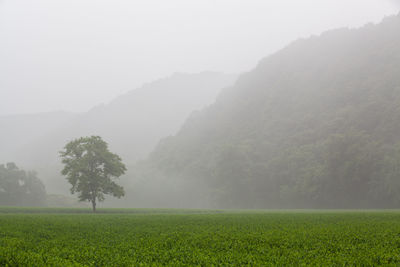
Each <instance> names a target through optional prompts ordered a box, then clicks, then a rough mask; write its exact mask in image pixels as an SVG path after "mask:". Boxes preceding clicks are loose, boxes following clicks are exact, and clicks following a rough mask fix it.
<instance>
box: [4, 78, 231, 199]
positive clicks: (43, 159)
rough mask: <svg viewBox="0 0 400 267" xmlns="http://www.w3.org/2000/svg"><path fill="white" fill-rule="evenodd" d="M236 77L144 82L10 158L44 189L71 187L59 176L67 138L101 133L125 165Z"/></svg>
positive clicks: (63, 123) (31, 142)
mask: <svg viewBox="0 0 400 267" xmlns="http://www.w3.org/2000/svg"><path fill="white" fill-rule="evenodd" d="M235 79H236V76H235V75H228V74H221V73H215V72H202V73H198V74H184V73H177V74H174V75H172V76H170V77H168V78H165V79H160V80H158V81H155V82H152V83H148V84H146V85H144V86H143V87H141V88H138V89H135V90H132V91H130V92H128V93H127V94H125V95H122V96H120V97H118V98H116V99H114V100H113V101H111V102H110V103H109V104H107V105H102V106H98V107H95V108H93V109H92V110H90V111H89V112H86V113H82V114H79V115H77V116H75V117H74V118H72V119H71V120H69V121H68V122H66V121H60V123H58V124H57V126H58V128H57V129H56V130H54V129H53V131H51V132H49V131H46V132H45V133H47V134H41V136H39V137H38V138H35V139H33V138H31V139H30V140H29V142H26V143H25V145H24V146H23V147H22V148H20V149H18V150H17V151H15V152H14V154H17V156H16V157H15V158H14V159H13V160H15V161H16V162H17V163H18V164H19V165H21V166H24V168H27V169H35V170H37V171H38V173H39V176H40V178H42V180H43V181H44V182H45V184H46V186H47V191H48V192H57V193H68V192H69V187H70V186H69V185H68V184H67V183H66V182H65V179H64V178H62V177H60V175H59V172H60V170H61V165H60V162H59V161H60V160H59V156H58V151H60V150H61V149H62V148H63V147H64V145H65V144H66V143H67V142H68V141H69V140H71V139H73V138H77V137H80V136H87V135H100V136H102V137H103V139H104V140H105V141H107V142H108V143H109V144H110V149H111V150H112V151H113V152H115V153H117V154H119V155H120V156H121V157H122V159H123V161H124V162H125V163H126V164H127V165H128V168H129V166H130V165H132V164H133V163H134V162H135V161H136V160H138V159H139V158H144V157H146V156H147V153H149V152H150V151H151V150H152V149H153V148H154V146H155V145H156V144H157V142H158V141H159V140H160V139H161V138H163V137H166V136H169V135H173V134H175V133H176V131H177V130H178V129H179V127H180V126H181V125H182V123H183V122H184V120H185V119H186V118H187V117H188V116H189V114H190V113H191V112H193V111H194V110H196V109H200V108H203V107H204V106H206V105H209V104H211V103H212V102H213V101H215V98H216V96H217V94H218V92H219V91H220V89H222V88H224V87H226V86H229V85H231V84H233V82H234V81H235ZM26 123H27V122H21V124H24V125H25V124H26ZM49 123H50V122H49ZM52 123H53V122H52ZM53 124H54V123H53ZM54 125H55V124H54ZM2 157H3V158H5V159H6V158H7V155H2Z"/></svg>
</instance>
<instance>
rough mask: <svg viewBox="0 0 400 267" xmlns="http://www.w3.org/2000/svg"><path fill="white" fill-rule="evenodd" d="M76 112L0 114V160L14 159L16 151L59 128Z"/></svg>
mask: <svg viewBox="0 0 400 267" xmlns="http://www.w3.org/2000/svg"><path fill="white" fill-rule="evenodd" d="M75 115H76V114H73V113H67V112H49V113H39V114H30V115H28V114H26V115H25V114H24V115H9V116H0V125H1V131H0V148H1V149H0V162H3V163H4V162H7V161H15V160H16V158H17V155H16V154H17V151H18V150H21V149H22V150H23V149H24V147H25V146H26V145H28V144H30V143H31V142H34V140H36V139H38V138H40V137H43V136H45V135H48V134H49V133H51V132H53V131H55V130H57V129H59V128H60V127H61V126H62V125H64V124H65V123H66V122H68V121H70V120H71V119H73V118H74V117H75Z"/></svg>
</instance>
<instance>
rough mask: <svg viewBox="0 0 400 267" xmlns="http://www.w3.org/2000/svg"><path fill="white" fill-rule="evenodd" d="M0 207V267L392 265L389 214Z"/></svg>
mask: <svg viewBox="0 0 400 267" xmlns="http://www.w3.org/2000/svg"><path fill="white" fill-rule="evenodd" d="M99 211H100V212H99V213H97V214H90V213H86V210H79V209H29V208H26V209H23V208H19V209H18V208H16V209H14V208H0V266H106V265H109V266H161V265H169V266H212V265H214V266H215V265H224V266H227V265H228V266H244V265H250V266H276V265H278V266H288V265H297V266H298V265H318V266H349V265H359V266H376V265H385V266H387V265H393V266H398V265H400V212H397V211H213V210H210V211H206V210H151V209H150V210H144V209H137V210H135V209H132V210H119V209H116V210H112V209H109V210H99Z"/></svg>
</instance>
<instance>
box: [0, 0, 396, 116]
mask: <svg viewBox="0 0 400 267" xmlns="http://www.w3.org/2000/svg"><path fill="white" fill-rule="evenodd" d="M399 9H400V5H399V1H396V0H392V1H391V0H301V1H299V0H168V1H167V0H126V1H123V0H112V1H111V0H108V1H105V0H0V115H1V114H12V113H32V112H42V111H51V110H68V111H84V110H87V109H89V108H91V107H92V106H93V105H97V104H99V103H102V102H107V101H109V100H111V99H112V98H113V97H115V96H117V95H119V94H121V93H123V92H126V91H128V90H130V89H133V88H135V87H137V86H139V85H141V84H142V83H144V82H150V81H152V80H154V79H158V78H161V77H164V76H168V75H170V74H171V73H173V72H177V71H179V72H200V71H204V70H213V71H223V72H234V73H238V72H242V71H248V70H250V69H251V68H253V67H254V66H255V65H256V64H257V62H258V61H259V60H260V59H261V58H263V57H265V56H267V55H269V54H271V53H273V52H274V51H276V50H278V49H279V48H281V47H283V46H284V45H286V44H287V43H288V42H290V41H292V40H294V39H297V38H299V37H308V36H310V35H311V34H319V33H321V32H322V31H325V30H328V29H332V28H338V27H359V26H362V25H364V24H365V23H367V22H379V21H380V20H381V19H382V18H383V17H384V16H385V15H392V14H396V13H398V12H399Z"/></svg>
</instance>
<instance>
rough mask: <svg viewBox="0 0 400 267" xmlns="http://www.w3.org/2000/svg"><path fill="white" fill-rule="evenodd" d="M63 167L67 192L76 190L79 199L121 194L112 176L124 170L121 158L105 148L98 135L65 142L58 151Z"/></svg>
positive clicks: (121, 191) (122, 172) (122, 194)
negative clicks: (67, 183)
mask: <svg viewBox="0 0 400 267" xmlns="http://www.w3.org/2000/svg"><path fill="white" fill-rule="evenodd" d="M60 155H61V158H62V163H63V164H64V169H63V170H62V171H61V173H62V175H65V176H66V178H67V180H68V182H69V183H70V184H71V185H72V187H71V193H72V194H74V193H78V198H79V200H80V201H89V202H91V203H92V208H93V211H94V212H95V211H96V201H104V199H105V195H112V196H114V197H117V198H120V197H122V196H124V195H125V192H124V189H123V187H122V186H120V185H118V184H117V183H116V182H115V179H116V178H118V177H120V176H121V175H123V174H124V173H125V171H126V167H125V165H124V164H123V163H122V160H121V158H120V157H119V156H118V155H117V154H114V153H111V152H110V151H109V150H108V144H107V143H106V142H105V141H103V140H102V138H101V137H100V136H90V137H81V138H78V139H75V140H72V141H71V142H69V143H68V144H67V145H66V146H65V147H64V150H63V151H61V152H60Z"/></svg>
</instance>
